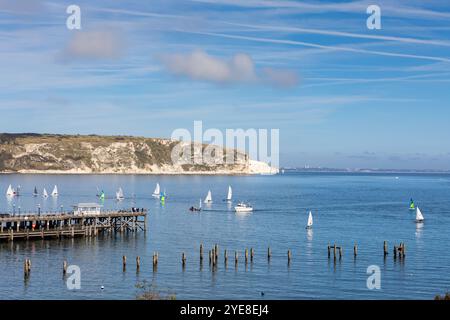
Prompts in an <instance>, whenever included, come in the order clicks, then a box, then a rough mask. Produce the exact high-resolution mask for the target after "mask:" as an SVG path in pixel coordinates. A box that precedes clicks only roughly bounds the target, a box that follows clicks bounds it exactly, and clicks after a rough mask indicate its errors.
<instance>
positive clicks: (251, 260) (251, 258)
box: [250, 248, 255, 263]
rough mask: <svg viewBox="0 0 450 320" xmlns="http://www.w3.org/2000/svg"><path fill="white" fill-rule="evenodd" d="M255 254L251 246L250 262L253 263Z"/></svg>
mask: <svg viewBox="0 0 450 320" xmlns="http://www.w3.org/2000/svg"><path fill="white" fill-rule="evenodd" d="M254 255H255V251H254V250H253V248H250V262H252V263H253V256H254Z"/></svg>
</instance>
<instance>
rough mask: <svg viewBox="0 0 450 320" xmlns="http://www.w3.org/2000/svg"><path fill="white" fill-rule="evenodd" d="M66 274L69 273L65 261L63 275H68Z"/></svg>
mask: <svg viewBox="0 0 450 320" xmlns="http://www.w3.org/2000/svg"><path fill="white" fill-rule="evenodd" d="M66 273H67V261H66V260H64V261H63V275H66Z"/></svg>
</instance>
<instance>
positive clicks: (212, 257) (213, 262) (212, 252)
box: [211, 247, 217, 271]
mask: <svg viewBox="0 0 450 320" xmlns="http://www.w3.org/2000/svg"><path fill="white" fill-rule="evenodd" d="M216 257H217V254H216V248H215V247H213V249H212V250H211V264H212V267H213V271H214V267H215V266H216V261H217V259H216Z"/></svg>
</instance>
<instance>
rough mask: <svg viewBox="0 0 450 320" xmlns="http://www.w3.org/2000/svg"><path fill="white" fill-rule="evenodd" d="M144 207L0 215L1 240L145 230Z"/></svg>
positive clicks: (91, 235)
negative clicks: (92, 211) (85, 211)
mask: <svg viewBox="0 0 450 320" xmlns="http://www.w3.org/2000/svg"><path fill="white" fill-rule="evenodd" d="M146 224H147V210H146V209H131V210H118V211H98V212H95V213H93V214H89V213H88V214H79V212H77V211H72V212H65V213H57V214H54V213H53V214H36V213H33V214H21V215H10V214H0V241H2V240H6V241H13V240H16V239H26V240H28V239H29V240H32V239H44V238H61V237H70V238H73V237H95V236H97V235H98V234H99V233H100V232H126V231H131V232H136V231H138V230H143V231H145V230H146Z"/></svg>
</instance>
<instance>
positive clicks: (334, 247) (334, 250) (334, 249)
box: [333, 243, 336, 260]
mask: <svg viewBox="0 0 450 320" xmlns="http://www.w3.org/2000/svg"><path fill="white" fill-rule="evenodd" d="M333 252H334V260H336V243H335V244H334V246H333Z"/></svg>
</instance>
